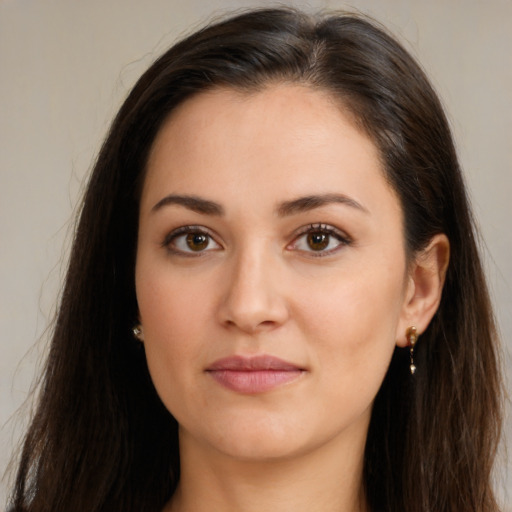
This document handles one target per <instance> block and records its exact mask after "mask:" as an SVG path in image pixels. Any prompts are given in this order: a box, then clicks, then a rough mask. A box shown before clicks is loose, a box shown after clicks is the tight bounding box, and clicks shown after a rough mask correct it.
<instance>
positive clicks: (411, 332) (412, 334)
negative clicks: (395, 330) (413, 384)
mask: <svg viewBox="0 0 512 512" xmlns="http://www.w3.org/2000/svg"><path fill="white" fill-rule="evenodd" d="M405 336H406V338H407V341H408V342H409V351H410V358H411V365H410V366H409V368H410V370H411V375H414V373H415V372H416V366H415V364H414V346H415V345H416V342H417V341H418V332H417V330H416V327H414V326H411V327H409V328H408V329H407V331H406V332H405Z"/></svg>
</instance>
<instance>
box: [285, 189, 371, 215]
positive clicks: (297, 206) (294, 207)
mask: <svg viewBox="0 0 512 512" xmlns="http://www.w3.org/2000/svg"><path fill="white" fill-rule="evenodd" d="M332 203H339V204H344V205H347V206H350V207H351V208H355V209H357V210H360V211H362V212H364V213H369V211H368V210H367V209H366V208H365V207H364V206H363V205H362V204H360V203H358V202H357V201H356V200H355V199H352V198H350V197H347V196H345V195H343V194H320V195H311V196H305V197H299V198H298V199H294V200H292V201H285V202H284V203H281V204H280V205H279V207H278V208H277V214H278V215H279V216H280V217H286V216H288V215H294V214H297V213H302V212H307V211H309V210H313V209H315V208H320V207H321V206H325V205H328V204H332Z"/></svg>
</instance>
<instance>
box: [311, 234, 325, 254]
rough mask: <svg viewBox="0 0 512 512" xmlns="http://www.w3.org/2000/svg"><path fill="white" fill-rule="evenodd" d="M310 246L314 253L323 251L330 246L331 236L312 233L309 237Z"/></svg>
mask: <svg viewBox="0 0 512 512" xmlns="http://www.w3.org/2000/svg"><path fill="white" fill-rule="evenodd" d="M308 245H309V247H311V249H313V250H314V251H321V250H323V249H325V248H326V247H327V246H328V245H329V235H326V234H325V233H310V234H309V235H308Z"/></svg>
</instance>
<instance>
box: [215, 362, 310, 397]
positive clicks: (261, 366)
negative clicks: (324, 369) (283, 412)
mask: <svg viewBox="0 0 512 512" xmlns="http://www.w3.org/2000/svg"><path fill="white" fill-rule="evenodd" d="M304 371H305V370H304V369H303V368H301V367H299V366H297V365H295V364H293V363H289V362H287V361H283V360H282V359H279V358H277V357H274V356H268V355H261V356H254V357H243V356H231V357H226V358H224V359H219V360H218V361H215V362H214V363H213V364H211V365H210V366H209V367H208V368H207V369H206V372H207V373H208V374H209V375H211V377H212V378H213V379H214V380H215V381H217V382H218V383H219V384H221V385H222V386H224V387H226V388H228V389H230V390H232V391H236V392H238V393H245V394H257V393H264V392H268V391H271V390H273V389H275V388H278V387H280V386H283V385H284V384H287V383H290V382H292V381H294V380H296V379H298V378H300V377H301V376H302V375H303V373H304Z"/></svg>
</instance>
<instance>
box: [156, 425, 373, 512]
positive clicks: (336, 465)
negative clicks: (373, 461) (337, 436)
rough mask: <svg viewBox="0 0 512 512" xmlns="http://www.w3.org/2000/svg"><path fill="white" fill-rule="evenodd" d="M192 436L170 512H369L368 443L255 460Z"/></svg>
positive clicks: (167, 511)
mask: <svg viewBox="0 0 512 512" xmlns="http://www.w3.org/2000/svg"><path fill="white" fill-rule="evenodd" d="M186 437H187V436H186V435H182V436H180V454H181V477H180V483H179V486H178V488H177V490H176V493H175V495H174V496H173V498H172V500H171V502H170V503H169V504H168V506H167V507H166V508H165V512H206V511H208V512H211V511H212V510H214V511H219V512H220V511H222V512H235V511H236V512H261V510H272V512H285V511H286V512H289V511H290V510H293V511H294V512H306V511H307V512H311V511H312V510H322V512H364V511H366V510H367V507H366V500H365V497H364V492H363V485H362V482H363V453H364V443H365V439H364V438H362V439H359V440H358V442H356V443H354V442H353V441H354V439H353V438H352V439H351V443H346V442H345V446H343V444H344V443H343V440H339V441H337V440H334V441H332V440H331V442H329V443H327V444H326V445H324V446H322V447H319V448H316V449H315V450H312V451H310V452H306V453H302V454H299V455H294V456H290V457H287V458H280V459H278V460H263V461H261V460H260V461H254V460H240V459H236V458H234V457H230V456H226V455H224V454H219V453H218V452H217V453H214V452H213V451H212V450H210V449H208V448H205V447H201V446H197V445H195V444H194V443H191V442H188V440H187V439H186ZM333 444H334V446H333ZM336 444H338V446H336ZM340 444H341V446H340Z"/></svg>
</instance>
